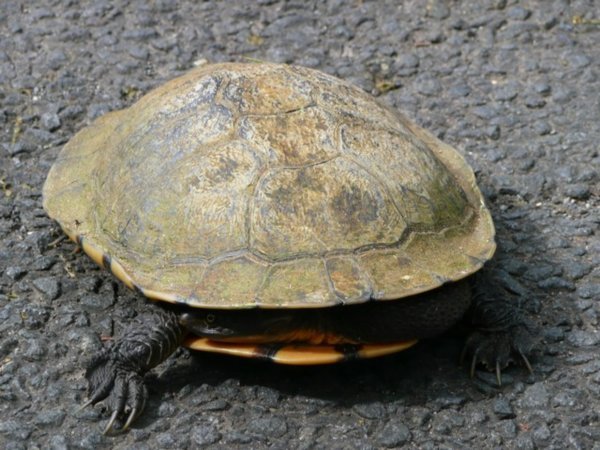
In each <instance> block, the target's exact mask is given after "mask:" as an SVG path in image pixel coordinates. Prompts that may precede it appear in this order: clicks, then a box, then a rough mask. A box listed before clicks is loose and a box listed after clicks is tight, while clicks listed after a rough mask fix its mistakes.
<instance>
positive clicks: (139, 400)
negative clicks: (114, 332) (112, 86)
mask: <svg viewBox="0 0 600 450" xmlns="http://www.w3.org/2000/svg"><path fill="white" fill-rule="evenodd" d="M113 354H114V352H110V351H109V350H108V349H106V350H104V351H102V352H100V353H99V354H98V355H96V356H95V357H94V359H92V361H91V362H90V364H89V366H88V368H87V370H86V373H85V376H86V378H87V380H88V397H89V400H88V401H87V402H86V403H85V404H84V405H83V406H82V409H83V408H85V407H87V406H89V405H94V404H96V403H98V402H100V401H102V400H104V399H107V400H106V406H107V407H108V409H109V410H110V411H112V414H111V416H110V420H109V421H108V424H107V425H106V427H105V429H104V434H107V433H111V432H117V431H125V430H126V429H127V428H129V426H130V425H131V423H132V422H133V421H134V420H135V419H136V418H137V417H138V416H139V415H140V413H141V412H142V411H143V410H144V405H145V404H146V399H147V398H148V392H147V390H146V386H145V385H144V380H143V378H142V376H140V375H139V374H138V373H136V372H135V370H133V369H131V368H127V367H124V366H123V364H119V362H118V361H117V360H116V358H115V357H114V356H113Z"/></svg>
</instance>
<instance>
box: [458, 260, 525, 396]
mask: <svg viewBox="0 0 600 450" xmlns="http://www.w3.org/2000/svg"><path fill="white" fill-rule="evenodd" d="M468 319H469V320H470V326H471V327H472V329H473V331H472V332H471V334H470V335H469V336H468V338H467V340H466V342H465V346H464V348H463V351H462V354H461V363H462V362H463V361H464V359H465V358H466V357H467V356H470V358H471V367H470V374H471V377H473V375H474V374H475V366H476V365H477V364H478V363H481V364H483V365H484V366H485V367H486V368H487V369H488V370H490V371H495V372H496V379H497V381H498V385H501V384H502V374H501V371H502V369H504V368H505V367H507V366H508V365H509V364H510V363H512V362H516V361H519V360H520V361H522V362H523V363H524V364H525V366H526V367H527V369H528V370H529V372H530V373H533V369H532V367H531V364H530V363H529V360H528V359H527V357H528V356H529V355H530V353H531V352H532V350H533V349H534V347H535V344H536V341H537V336H536V334H537V330H536V327H535V325H534V324H533V323H532V322H531V320H530V319H529V318H528V317H527V316H526V315H525V314H524V313H523V311H522V310H521V308H520V307H519V305H518V304H517V303H516V302H515V301H512V300H511V299H510V298H509V294H508V292H506V291H505V290H504V289H503V288H501V287H500V286H498V284H497V282H496V281H494V280H493V279H492V278H491V276H490V274H489V272H488V271H486V270H485V269H484V271H482V272H480V273H479V274H477V275H476V277H475V278H474V280H473V284H472V300H471V308H470V311H469V314H468Z"/></svg>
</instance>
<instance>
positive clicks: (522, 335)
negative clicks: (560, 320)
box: [460, 325, 534, 386]
mask: <svg viewBox="0 0 600 450" xmlns="http://www.w3.org/2000/svg"><path fill="white" fill-rule="evenodd" d="M533 344H534V339H533V337H532V334H531V332H530V330H528V329H527V328H526V327H525V326H520V325H515V326H513V327H511V328H510V329H509V330H505V331H494V332H484V331H475V332H473V333H472V334H471V335H470V336H469V337H468V339H467V341H466V342H465V346H464V347H463V350H462V353H461V361H460V362H461V364H462V363H463V361H464V359H465V358H466V356H467V355H472V356H471V367H470V375H471V378H473V376H474V375H475V369H476V367H477V365H478V364H482V365H483V366H485V368H486V369H488V370H489V371H491V372H495V374H496V381H497V383H498V386H502V370H503V369H505V368H506V367H507V366H508V365H510V364H511V363H515V362H517V361H522V362H523V364H524V365H525V367H526V368H527V370H528V371H529V373H531V374H533V368H532V367H531V363H530V362H529V360H528V359H527V356H526V354H527V353H529V352H530V351H531V349H532V348H533ZM523 348H526V349H527V351H523ZM517 355H518V357H517Z"/></svg>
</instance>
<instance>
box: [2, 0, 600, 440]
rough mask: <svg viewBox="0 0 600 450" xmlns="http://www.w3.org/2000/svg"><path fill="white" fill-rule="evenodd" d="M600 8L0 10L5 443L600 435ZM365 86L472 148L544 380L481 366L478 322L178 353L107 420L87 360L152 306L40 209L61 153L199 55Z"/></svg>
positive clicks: (319, 4)
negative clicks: (313, 72) (302, 356)
mask: <svg viewBox="0 0 600 450" xmlns="http://www.w3.org/2000/svg"><path fill="white" fill-rule="evenodd" d="M599 19H600V9H599V5H598V3H597V2H594V1H593V0H589V1H566V0H565V1H541V0H540V1H526V0H524V1H521V2H517V1H511V0H483V1H458V0H457V1H433V0H430V1H427V0H418V1H416V0H415V1H404V2H399V1H366V0H364V1H358V0H354V1H309V2H305V1H287V2H284V1H273V0H263V1H256V2H248V1H228V2H216V1H203V2H195V1H181V2H176V1H167V0H163V1H159V0H156V1H151V2H146V1H135V0H132V1H123V0H114V1H82V2H76V1H66V0H65V1H52V0H41V1H35V2H34V1H30V2H26V1H12V0H3V1H2V5H1V7H0V125H1V132H0V448H3V449H37V448H40V449H48V448H51V449H78V448H82V449H90V448H123V449H125V448H127V449H132V448H135V449H146V448H148V449H150V448H152V449H154V448H178V449H179V448H189V449H193V448H205V447H206V448H240V449H247V448H256V449H261V448H276V449H277V448H281V449H301V448H303V449H347V448H360V449H375V448H397V447H402V446H405V447H407V448H423V449H438V448H442V449H444V448H452V449H455V448H490V449H491V448H510V449H512V448H517V449H536V448H554V449H563V448H573V449H600V444H599V443H600V421H599V418H600V358H599V357H598V355H599V354H600V349H599V347H600V345H599V344H600V331H599V314H600V303H599V300H600V284H599V278H600V269H599V267H600V241H599V239H598V224H599V215H600V212H599V197H598V196H599V193H600V189H599V179H600V175H599V170H600V157H599V154H598V142H599V140H600V97H599V94H598V93H599V92H600V79H599V77H600V73H599V65H598V62H599V57H600V20H599ZM246 58H250V59H258V60H267V61H276V62H287V63H294V64H300V65H305V66H309V67H314V68H317V69H320V70H322V71H325V72H327V73H330V74H333V75H336V76H338V77H341V78H343V79H346V80H349V81H351V82H353V83H355V84H357V85H359V86H360V87H362V88H363V89H365V90H366V91H368V92H371V93H373V94H374V95H376V96H378V97H379V99H380V100H381V101H383V102H384V103H387V104H389V105H391V106H393V107H395V108H398V109H399V110H402V111H404V112H405V113H406V114H407V115H408V116H409V117H411V118H412V119H413V120H415V121H416V122H417V123H419V124H421V125H422V126H424V127H426V128H428V129H429V130H431V131H433V132H434V133H436V134H437V135H438V136H440V137H441V138H442V139H444V140H445V141H447V142H448V143H450V144H452V145H453V146H455V147H457V148H458V149H459V150H460V151H461V152H463V154H464V155H465V156H466V158H467V159H468V160H469V162H470V163H471V164H472V165H473V167H474V168H475V170H476V172H477V176H478V180H479V183H480V186H481V188H482V190H483V192H484V194H485V196H486V198H487V201H488V203H489V206H490V208H491V210H492V213H493V216H494V219H495V222H496V225H497V229H498V243H499V251H498V254H497V256H496V258H495V260H494V263H493V264H492V269H490V270H494V271H495V273H496V274H497V276H498V277H499V279H500V280H501V282H502V283H503V285H504V286H505V287H506V288H507V289H509V290H510V291H511V292H512V293H513V294H514V299H515V301H519V302H520V303H521V305H522V307H523V308H524V310H525V311H527V312H528V314H530V315H531V316H532V317H533V318H534V320H535V321H536V322H537V324H538V325H539V327H540V330H541V331H540V338H541V339H540V345H539V350H538V351H537V352H536V354H535V355H534V357H533V358H532V363H533V365H534V369H535V370H534V374H533V375H529V374H528V373H527V371H526V370H525V369H524V368H523V367H522V366H513V367H511V368H509V369H508V370H506V371H505V373H504V377H503V380H504V383H503V385H502V387H497V386H496V383H495V376H494V375H493V374H489V373H487V372H485V371H477V373H476V376H475V378H474V379H470V378H469V376H468V374H467V370H466V369H465V368H464V367H459V365H458V364H457V360H458V356H459V354H460V349H461V338H460V337H442V338H439V339H434V340H432V341H429V342H423V343H421V344H419V345H418V346H416V347H414V348H413V349H411V350H409V351H407V352H404V353H402V354H398V355H396V356H392V357H387V358H383V359H380V360H374V361H367V362H365V361H363V362H357V363H349V364H342V365H337V366H331V367H320V368H300V369H298V368H296V369H294V368H286V367H280V366H275V365H272V364H267V363H263V362H259V361H246V360H238V359H235V358H230V357H223V356H211V355H205V354H197V353H194V354H192V353H190V352H188V351H185V350H180V351H178V352H177V353H176V354H175V355H173V356H172V357H171V358H170V359H169V360H168V361H167V362H166V363H165V364H163V365H162V366H160V367H159V368H157V369H156V370H154V371H153V372H152V373H151V374H150V375H149V376H148V380H147V381H148V385H149V386H150V401H149V403H148V404H147V406H146V411H145V414H144V415H143V417H141V418H140V419H139V420H138V421H137V422H136V423H135V424H134V426H133V428H132V429H131V430H130V431H129V432H127V433H123V434H118V435H115V436H103V434H102V429H103V426H104V424H106V420H107V419H108V415H109V413H108V412H107V411H106V410H105V409H104V408H103V407H102V405H97V406H95V407H89V408H86V409H84V410H82V411H78V408H79V406H80V405H81V404H82V403H83V402H84V401H85V398H86V382H85V380H84V378H83V366H84V364H85V361H86V360H87V359H88V358H89V356H90V355H91V354H92V353H93V352H95V351H97V350H98V349H99V348H100V347H101V346H102V345H103V342H102V340H103V339H105V338H109V337H111V336H113V335H118V334H119V332H120V331H121V330H122V329H123V328H124V326H125V325H126V324H127V322H128V321H129V320H130V319H131V318H132V317H134V316H135V314H136V313H138V312H140V311H142V310H143V309H144V307H145V306H144V300H143V299H141V298H139V297H136V295H135V294H133V293H131V292H129V291H127V289H126V288H124V287H123V286H122V285H121V284H120V283H118V282H116V281H115V280H114V279H113V278H112V277H111V276H110V275H109V274H108V273H107V272H105V271H102V270H100V269H99V268H97V267H96V266H95V265H94V264H93V263H92V262H91V261H89V260H88V258H87V257H86V256H85V255H84V254H82V253H81V252H76V251H75V250H76V246H75V245H74V244H72V243H70V242H68V241H67V240H60V239H59V237H60V236H61V233H60V230H59V228H58V227H57V225H56V224H55V223H53V222H52V221H51V220H50V219H49V218H48V217H47V216H46V215H45V213H44V211H43V209H42V207H41V187H42V184H43V181H44V179H45V177H46V174H47V172H48V170H49V167H50V165H51V164H52V162H53V161H54V160H55V158H56V156H57V154H58V152H59V150H60V148H61V147H62V145H63V144H64V143H65V142H67V141H68V139H69V138H70V137H72V136H73V134H74V133H75V132H76V131H78V130H79V129H81V128H82V127H84V126H85V125H86V124H88V123H90V121H91V120H93V119H94V118H96V117H98V116H100V115H102V114H103V113H105V112H107V111H111V110H116V109H120V108H123V107H125V106H127V105H129V104H131V103H132V102H134V101H135V100H136V99H137V98H139V97H140V96H141V95H143V94H144V93H145V92H147V91H148V90H149V89H151V88H152V87H154V86H157V85H159V84H161V83H162V82H164V81H165V80H168V79H171V78H174V77H175V76H177V75H180V74H182V73H184V72H185V71H186V70H188V69H190V68H192V67H193V66H194V65H197V64H201V63H203V62H206V61H208V62H217V61H243V60H245V59H246Z"/></svg>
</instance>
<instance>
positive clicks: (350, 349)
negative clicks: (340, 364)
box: [334, 344, 362, 361]
mask: <svg viewBox="0 0 600 450" xmlns="http://www.w3.org/2000/svg"><path fill="white" fill-rule="evenodd" d="M334 348H335V351H336V352H338V353H340V354H342V355H344V361H356V360H357V359H360V357H359V356H358V352H359V351H360V349H361V348H362V345H359V344H338V345H336V346H335V347H334Z"/></svg>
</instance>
